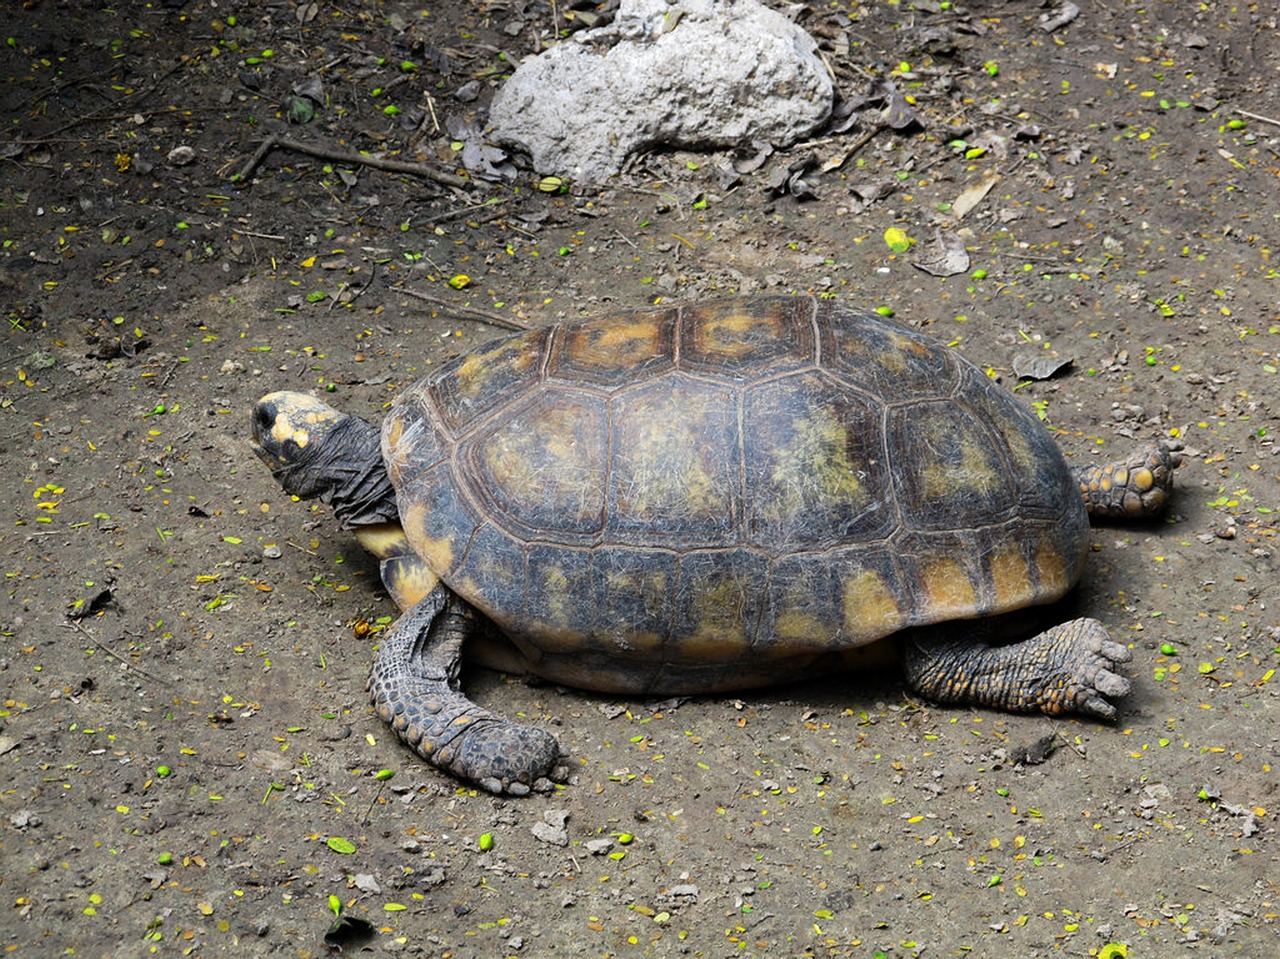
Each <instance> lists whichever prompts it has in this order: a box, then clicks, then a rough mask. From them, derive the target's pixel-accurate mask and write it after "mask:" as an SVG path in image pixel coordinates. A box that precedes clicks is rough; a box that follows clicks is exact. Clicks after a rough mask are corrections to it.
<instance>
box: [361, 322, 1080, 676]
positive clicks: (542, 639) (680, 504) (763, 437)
mask: <svg viewBox="0 0 1280 959" xmlns="http://www.w3.org/2000/svg"><path fill="white" fill-rule="evenodd" d="M383 453H384V456H385V458H386V462H387V466H388V469H389V472H390V475H391V479H392V482H393V483H394V484H395V487H396V490H397V494H398V502H399V508H400V515H401V520H402V522H403V524H404V527H405V530H406V533H407V535H408V537H409V540H410V542H411V543H412V545H413V548H414V549H415V550H416V551H417V553H418V555H419V556H420V557H422V558H423V559H424V560H425V561H426V562H427V564H428V565H429V566H430V567H431V568H432V569H433V570H434V571H435V572H436V573H437V574H438V575H439V576H440V577H441V578H442V579H443V580H444V581H445V583H447V584H448V585H449V586H450V587H451V588H452V589H453V590H454V591H455V592H456V593H458V594H459V595H461V596H462V597H463V598H465V599H467V600H468V601H470V602H471V603H472V604H474V605H475V606H476V607H478V608H479V609H480V610H482V611H483V612H484V613H485V614H486V615H487V616H488V617H489V618H490V619H491V620H493V622H494V623H496V624H497V625H498V626H499V627H500V628H501V630H502V631H503V632H504V633H505V634H506V635H507V636H508V637H509V638H510V639H511V640H512V642H513V643H514V644H515V646H516V647H517V648H518V650H519V651H520V653H522V654H523V657H524V659H525V660H526V664H525V665H526V666H527V667H528V668H531V669H532V670H533V671H535V672H537V673H539V674H541V675H544V676H547V677H548V678H550V679H553V680H555V681H558V682H564V683H569V684H572V685H575V686H580V687H585V688H589V689H600V690H609V691H658V690H662V691H675V692H680V691H688V692H694V691H696V692H706V691H709V690H714V689H722V688H738V687H743V686H749V685H755V684H763V683H770V682H777V681H780V680H785V679H789V678H794V677H797V676H801V675H805V674H808V673H813V672H815V671H821V670H826V669H828V668H831V667H832V666H834V665H839V664H841V662H842V661H844V660H847V658H848V657H847V656H846V654H847V653H848V652H849V651H850V650H854V649H857V648H858V647H861V646H864V645H866V644H868V643H871V642H872V641H874V640H877V639H879V638H881V637H884V636H888V635H890V634H893V633H896V632H898V631H900V630H903V629H906V628H909V627H913V626H920V625H925V624H930V623H937V622H943V621H947V620H955V619H968V618H973V617H980V616H988V615H995V614H999V613H1002V612H1006V611H1009V610H1014V609H1018V608H1020V607H1024V606H1027V605H1029V604H1033V603H1043V602H1049V601H1052V600H1054V599H1057V598H1059V597H1061V596H1062V595H1063V594H1064V593H1065V592H1067V590H1069V589H1070V587H1071V586H1072V585H1073V584H1074V582H1075V581H1076V579H1077V577H1078V575H1079V573H1080V571H1081V568H1082V565H1083V560H1084V553H1085V550H1086V548H1087V532H1086V531H1087V529H1088V519H1087V516H1086V513H1085V509H1084V506H1083V503H1082V500H1081V496H1080V492H1079V488H1078V486H1077V485H1076V484H1075V482H1074V481H1073V479H1072V477H1071V475H1070V473H1069V471H1068V468H1067V466H1066V464H1065V462H1064V460H1063V458H1062V455H1061V453H1060V452H1059V450H1058V448H1057V447H1056V445H1055V444H1054V443H1053V441H1052V439H1051V437H1050V435H1049V432H1048V430H1046V429H1045V427H1044V426H1043V424H1041V423H1040V422H1039V421H1038V420H1037V419H1036V418H1035V416H1033V415H1032V414H1031V413H1030V412H1029V411H1028V410H1026V409H1025V408H1023V407H1022V406H1020V405H1019V404H1018V403H1017V402H1015V401H1014V400H1013V399H1012V398H1011V397H1010V396H1008V395H1007V394H1006V393H1005V392H1003V391H1002V390H1001V389H1000V388H998V387H997V386H996V385H995V384H994V383H993V382H992V381H991V379H990V378H989V377H988V376H986V375H985V374H984V373H983V372H982V371H981V370H979V369H978V368H977V367H975V366H974V365H973V364H971V363H969V362H968V361H967V360H965V359H964V358H963V357H961V356H960V355H958V354H957V353H955V352H953V351H952V350H950V349H948V348H946V347H945V346H943V345H942V344H940V343H938V342H936V341H935V340H933V339H931V338H929V337H928V336H925V335H924V334H922V333H919V332H917V331H915V330H913V329H910V328H907V327H904V326H901V325H899V324H897V323H894V322H892V321H890V320H888V319H886V318H884V317H881V316H878V315H876V314H873V313H869V312H865V311H861V310H855V309H850V308H847V307H842V306H838V305H835V304H833V303H830V302H827V301H819V300H814V299H810V298H805V297H754V298H748V299H736V300H725V301H719V302H711V303H701V304H697V305H692V306H683V307H678V308H671V309H667V310H662V311H656V312H640V313H622V314H617V315H612V316H605V317H601V318H597V319H591V320H586V321H583V322H570V323H564V324H561V325H558V326H553V327H549V328H545V329H539V330H533V331H530V332H527V333H521V334H518V335H515V336H512V337H510V338H507V339H504V340H501V341H498V342H497V343H494V344H492V345H489V346H487V347H484V348H482V349H480V350H478V351H476V352H473V353H470V354H467V355H464V356H461V357H459V358H457V359H455V360H453V361H451V362H449V363H448V364H447V365H445V366H444V368H443V369H441V370H440V371H439V372H438V373H436V374H435V375H432V376H430V377H428V378H426V379H424V380H422V381H420V382H419V383H417V384H416V385H414V386H413V387H412V388H410V389H409V390H407V391H406V392H405V393H404V394H403V395H402V396H401V397H399V399H398V400H397V401H396V402H395V404H394V406H393V408H392V410H391V412H390V415H389V416H388V417H387V420H386V422H385V424H384V428H383Z"/></svg>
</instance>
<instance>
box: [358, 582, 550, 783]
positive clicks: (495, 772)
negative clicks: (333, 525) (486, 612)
mask: <svg viewBox="0 0 1280 959" xmlns="http://www.w3.org/2000/svg"><path fill="white" fill-rule="evenodd" d="M474 626H475V614H474V612H473V611H472V609H471V607H470V606H469V605H468V604H466V603H464V602H463V601H462V600H460V599H458V598H457V597H456V596H454V595H453V593H451V592H450V591H449V590H448V589H447V588H446V587H444V586H437V587H436V588H435V589H434V590H432V591H431V592H430V593H429V594H428V595H427V597H426V598H425V599H423V600H422V601H421V602H420V603H418V605H417V606H415V607H413V609H411V610H409V611H408V612H406V613H405V614H404V615H403V616H401V617H400V619H399V620H397V622H396V623H395V625H394V626H392V627H391V629H390V630H389V631H388V632H387V634H386V636H385V637H383V639H382V641H381V642H380V643H379V645H378V652H377V654H376V656H375V657H374V661H373V668H372V669H370V671H369V692H370V694H371V695H372V697H373V705H374V709H375V710H377V713H378V715H379V716H380V717H382V719H384V720H385V721H386V722H388V723H390V724H391V728H393V729H394V730H395V731H396V733H397V734H399V736H400V738H401V739H403V740H404V741H405V743H407V744H408V745H409V746H411V747H412V748H413V749H414V750H415V751H416V752H417V753H418V755H420V756H421V757H422V758H423V759H425V760H426V761H427V762H429V763H431V764H432V765H434V766H438V767H439V768H440V769H443V770H445V771H446V772H449V773H452V774H453V775H455V776H457V777H459V778H460V779H465V780H468V781H470V782H474V783H475V784H476V785H478V786H480V787H481V788H482V789H486V790H488V791H489V792H491V793H497V794H503V793H506V794H509V795H513V796H523V795H525V794H527V793H528V792H529V790H530V789H545V788H550V780H551V779H563V778H564V775H565V774H564V771H563V770H561V769H559V768H557V767H558V764H559V761H560V744H559V743H558V742H557V741H556V739H555V737H554V736H552V735H551V734H550V733H547V732H544V731H543V730H541V729H538V728H537V727H535V726H522V725H519V724H517V723H512V722H509V721H507V720H505V719H502V718H501V717H499V716H495V715H494V714H493V713H491V712H489V711H488V710H487V709H483V708H482V707H480V706H477V705H476V704H475V703H473V702H472V701H471V700H469V699H467V697H466V696H464V695H463V694H462V693H460V692H459V691H458V666H459V662H460V660H461V654H462V642H463V640H464V639H465V638H466V636H467V634H468V633H469V632H470V631H471V630H472V629H473V628H474Z"/></svg>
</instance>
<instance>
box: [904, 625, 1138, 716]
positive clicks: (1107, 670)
mask: <svg viewBox="0 0 1280 959" xmlns="http://www.w3.org/2000/svg"><path fill="white" fill-rule="evenodd" d="M963 629H964V627H963V624H959V623H949V624H946V625H944V626H937V627H931V628H928V629H922V630H917V631H915V632H913V633H911V634H909V635H908V636H906V637H905V639H904V642H905V647H906V656H905V665H906V673H907V682H908V683H910V685H911V688H912V689H914V690H915V691H916V692H918V693H919V694H920V695H922V696H924V697H926V698H927V699H931V700H933V701H934V702H937V703H974V704H977V705H980V706H993V707H996V708H998V709H1006V710H1008V711H1009V712H1014V713H1030V712H1037V711H1039V712H1043V713H1047V714H1049V715H1050V716H1058V715H1062V714H1064V713H1071V712H1079V713H1085V714H1086V715H1090V716H1097V717H1098V718H1099V719H1114V718H1115V715H1116V710H1115V707H1114V706H1113V705H1112V704H1111V703H1110V702H1108V701H1107V699H1106V697H1108V696H1111V697H1115V698H1119V697H1121V696H1124V695H1126V694H1127V693H1128V692H1129V681H1128V680H1127V679H1125V678H1124V677H1123V676H1120V675H1118V674H1117V673H1115V672H1113V670H1114V669H1115V667H1116V666H1117V665H1118V664H1120V663H1127V662H1128V661H1129V660H1130V659H1132V654H1131V653H1130V652H1129V650H1128V649H1127V648H1126V647H1124V646H1121V645H1120V644H1119V643H1113V642H1111V639H1110V638H1109V636H1108V634H1107V628H1106V627H1105V626H1103V625H1102V624H1101V623H1100V622H1098V621H1097V620H1096V619H1073V620H1071V622H1069V623H1063V624H1061V625H1059V626H1054V627H1053V628H1052V629H1048V630H1046V631H1045V632H1043V633H1040V634H1039V635H1038V636H1032V637H1031V638H1030V639H1027V640H1023V641H1022V642H1020V643H1012V644H1010V645H1008V646H996V647H992V646H988V645H986V644H985V643H982V642H981V641H979V640H977V639H975V638H974V636H973V635H969V636H965V635H963ZM957 631H959V635H957Z"/></svg>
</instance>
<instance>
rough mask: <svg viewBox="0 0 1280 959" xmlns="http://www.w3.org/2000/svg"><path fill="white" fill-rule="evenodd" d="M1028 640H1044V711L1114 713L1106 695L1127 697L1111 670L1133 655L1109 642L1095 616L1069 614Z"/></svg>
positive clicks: (1103, 716)
mask: <svg viewBox="0 0 1280 959" xmlns="http://www.w3.org/2000/svg"><path fill="white" fill-rule="evenodd" d="M1027 642H1029V643H1038V644H1043V645H1044V647H1045V651H1046V659H1047V660H1048V662H1047V663H1046V666H1048V667H1049V668H1047V669H1046V670H1045V673H1044V688H1043V693H1042V696H1041V701H1040V710H1041V711H1042V712H1045V713H1048V714H1049V715H1051V716H1056V715H1060V714H1063V713H1072V712H1074V713H1083V714H1084V715H1086V716H1096V717H1097V718H1099V719H1107V720H1112V719H1115V718H1116V708H1115V706H1113V705H1112V704H1111V702H1110V701H1109V699H1122V698H1123V697H1125V696H1127V695H1128V694H1129V689H1130V686H1129V680H1127V679H1125V678H1124V677H1123V676H1121V675H1120V674H1119V673H1117V672H1115V669H1116V667H1118V666H1119V665H1120V664H1121V663H1127V662H1129V661H1130V660H1131V659H1133V654H1132V653H1130V652H1129V650H1128V648H1127V647H1125V646H1121V645H1120V644H1119V643H1113V642H1112V641H1111V639H1110V637H1109V635H1108V634H1107V628H1106V627H1105V626H1103V625H1102V624H1101V623H1100V622H1098V621H1097V620H1096V619H1073V620H1071V622H1069V623H1062V624H1061V625H1059V626H1055V627H1053V629H1050V630H1048V631H1046V632H1044V633H1042V634H1041V635H1040V636H1037V637H1035V638H1034V639H1030V640H1027ZM1020 645H1021V644H1020Z"/></svg>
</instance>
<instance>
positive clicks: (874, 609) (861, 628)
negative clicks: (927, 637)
mask: <svg viewBox="0 0 1280 959" xmlns="http://www.w3.org/2000/svg"><path fill="white" fill-rule="evenodd" d="M841 604H842V606H843V610H844V624H845V630H846V632H847V633H848V634H850V635H852V636H857V637H859V638H866V639H876V638H879V637H880V636H888V635H889V634H890V633H896V632H897V631H898V630H899V629H901V628H902V627H903V626H904V625H906V621H907V618H906V616H905V615H904V614H903V612H902V609H901V608H900V607H899V606H898V599H897V597H896V596H895V595H894V592H893V590H892V589H890V588H889V584H888V583H886V582H885V581H884V577H883V576H881V575H880V574H879V573H877V572H875V571H874V570H870V569H862V570H858V571H857V572H856V573H854V574H853V575H851V576H848V577H846V578H845V581H844V595H843V596H842V597H841ZM847 643H848V639H847V638H845V639H843V640H842V642H841V644H840V645H847Z"/></svg>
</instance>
